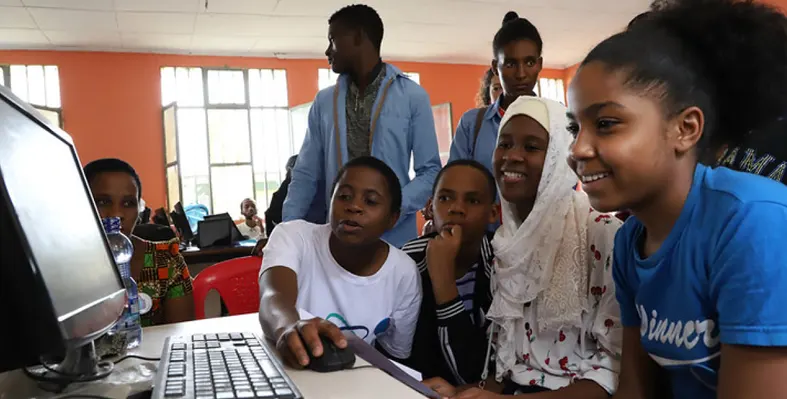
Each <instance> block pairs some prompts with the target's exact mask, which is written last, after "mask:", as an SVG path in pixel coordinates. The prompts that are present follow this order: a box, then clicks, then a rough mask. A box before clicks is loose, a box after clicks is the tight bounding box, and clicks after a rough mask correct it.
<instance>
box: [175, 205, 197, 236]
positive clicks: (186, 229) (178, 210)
mask: <svg viewBox="0 0 787 399" xmlns="http://www.w3.org/2000/svg"><path fill="white" fill-rule="evenodd" d="M169 217H170V218H172V224H174V225H175V228H176V229H178V231H179V232H180V236H181V238H182V239H183V241H185V242H184V244H189V243H190V242H191V240H192V239H193V238H194V232H192V231H191V225H190V224H189V219H188V217H186V211H185V210H183V205H182V204H181V203H180V202H178V203H177V204H175V209H174V210H173V211H172V212H170V213H169Z"/></svg>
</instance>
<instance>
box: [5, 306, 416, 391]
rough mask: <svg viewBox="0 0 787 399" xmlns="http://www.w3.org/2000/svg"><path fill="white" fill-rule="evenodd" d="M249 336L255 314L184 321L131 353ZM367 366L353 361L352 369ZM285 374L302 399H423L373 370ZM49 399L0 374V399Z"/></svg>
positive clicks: (156, 332) (151, 334)
mask: <svg viewBox="0 0 787 399" xmlns="http://www.w3.org/2000/svg"><path fill="white" fill-rule="evenodd" d="M220 332H252V333H256V334H260V335H262V328H261V327H260V323H259V321H258V316H257V314H256V313H251V314H246V315H240V316H230V317H222V318H213V319H204V320H195V321H188V322H183V323H176V324H167V325H162V326H156V327H147V328H145V329H143V336H142V344H141V345H140V347H139V348H137V349H136V350H134V351H132V352H131V353H133V354H137V355H140V356H145V357H155V358H158V357H159V356H160V355H161V348H162V346H163V345H164V340H165V339H166V338H167V337H168V336H170V335H182V336H191V335H192V334H200V333H220ZM135 363H145V362H144V361H141V360H136V359H131V360H128V361H126V362H123V363H122V365H123V366H124V367H128V366H133V365H134V364H135ZM147 363H150V362H147ZM363 365H368V363H367V362H366V361H365V360H363V359H361V358H357V359H356V362H355V367H358V366H363ZM287 374H288V375H289V376H290V378H291V379H292V381H293V382H294V383H295V385H296V386H297V387H298V389H299V390H300V391H301V394H303V397H304V398H305V399H355V398H357V399H368V398H376V399H410V398H413V399H415V398H423V397H422V396H421V395H420V394H418V393H416V392H415V391H413V390H411V389H410V388H409V387H407V386H405V385H404V384H401V383H400V382H398V381H396V380H395V379H393V378H392V377H390V376H389V375H388V374H385V373H384V372H382V371H380V370H378V369H376V368H368V367H367V368H359V369H355V370H344V371H338V372H333V373H325V374H321V373H317V372H314V371H310V370H293V369H290V368H287ZM32 396H35V397H37V398H53V397H55V396H53V395H51V394H46V393H42V391H39V390H37V389H36V388H35V384H34V383H33V382H32V381H30V380H29V379H27V377H26V376H25V375H24V374H23V373H22V372H21V371H20V370H16V371H13V372H10V373H4V374H0V399H10V398H26V397H32Z"/></svg>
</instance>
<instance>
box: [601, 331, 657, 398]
mask: <svg viewBox="0 0 787 399" xmlns="http://www.w3.org/2000/svg"><path fill="white" fill-rule="evenodd" d="M640 339H641V337H640V333H639V327H638V326H627V327H624V328H623V348H622V353H621V362H620V379H619V382H618V389H617V391H616V392H615V395H614V396H613V397H612V398H613V399H615V398H620V399H656V397H655V395H654V392H655V391H656V386H655V382H656V375H658V372H659V367H658V365H657V364H656V363H655V362H654V361H653V360H652V359H651V358H650V356H649V355H648V353H647V352H646V351H645V349H644V348H643V347H642V341H641V340H640Z"/></svg>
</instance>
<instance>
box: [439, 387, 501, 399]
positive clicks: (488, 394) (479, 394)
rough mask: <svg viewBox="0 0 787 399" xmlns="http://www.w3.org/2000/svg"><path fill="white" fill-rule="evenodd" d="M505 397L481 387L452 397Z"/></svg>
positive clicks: (465, 398)
mask: <svg viewBox="0 0 787 399" xmlns="http://www.w3.org/2000/svg"><path fill="white" fill-rule="evenodd" d="M438 393H439V392H438ZM441 395H442V394H441ZM503 398H505V396H503V395H500V394H497V393H494V392H489V391H485V390H483V389H480V388H470V389H467V390H464V391H462V392H460V393H459V394H457V395H454V396H452V397H451V399H503Z"/></svg>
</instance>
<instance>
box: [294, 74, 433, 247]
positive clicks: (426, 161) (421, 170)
mask: <svg viewBox="0 0 787 399" xmlns="http://www.w3.org/2000/svg"><path fill="white" fill-rule="evenodd" d="M417 88H418V90H415V91H413V93H414V94H413V95H412V100H411V105H410V113H411V118H410V139H411V141H412V143H413V169H415V179H413V180H412V181H410V183H408V184H407V185H405V186H404V188H403V189H402V217H401V218H400V219H399V220H403V219H405V218H404V216H405V215H411V214H414V213H416V212H418V211H419V210H421V208H423V207H424V205H425V204H426V201H427V200H428V199H429V196H430V195H431V193H432V183H434V179H435V177H437V173H438V172H439V171H440V168H441V164H440V152H439V151H438V149H437V135H436V134H435V127H434V115H433V114H432V105H431V104H430V103H429V95H428V94H426V91H424V90H423V88H421V87H420V86H418V87H417ZM299 159H300V157H299ZM405 162H407V161H405ZM415 233H416V232H414V234H415Z"/></svg>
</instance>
